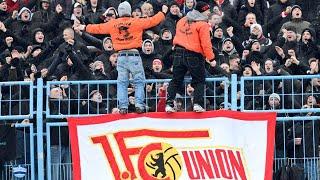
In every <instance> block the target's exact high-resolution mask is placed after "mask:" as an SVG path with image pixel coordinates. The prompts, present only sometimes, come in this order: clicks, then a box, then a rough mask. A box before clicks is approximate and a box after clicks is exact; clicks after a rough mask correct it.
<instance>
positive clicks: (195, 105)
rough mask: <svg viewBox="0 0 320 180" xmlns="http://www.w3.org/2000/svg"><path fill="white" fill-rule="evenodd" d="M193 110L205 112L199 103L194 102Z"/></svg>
mask: <svg viewBox="0 0 320 180" xmlns="http://www.w3.org/2000/svg"><path fill="white" fill-rule="evenodd" d="M193 111H194V112H205V111H206V110H205V109H203V107H201V106H200V105H199V104H194V105H193Z"/></svg>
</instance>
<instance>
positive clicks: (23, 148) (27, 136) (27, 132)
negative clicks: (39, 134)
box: [0, 123, 35, 180]
mask: <svg viewBox="0 0 320 180" xmlns="http://www.w3.org/2000/svg"><path fill="white" fill-rule="evenodd" d="M13 126H14V127H15V128H16V130H15V132H16V138H15V139H14V140H13V141H15V142H16V149H15V150H16V152H15V154H16V157H15V159H12V160H10V161H6V162H4V168H3V170H2V171H1V172H0V179H1V180H13V179H19V180H20V179H21V180H34V179H35V160H34V147H35V146H34V140H33V137H34V132H33V124H31V123H30V124H13ZM11 151H12V150H11Z"/></svg>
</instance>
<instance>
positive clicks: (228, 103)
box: [0, 75, 320, 180]
mask: <svg viewBox="0 0 320 180" xmlns="http://www.w3.org/2000/svg"><path fill="white" fill-rule="evenodd" d="M168 82H169V80H146V106H147V107H148V108H147V111H163V108H160V107H158V105H159V104H160V102H165V92H163V89H165V87H166V86H167V84H168ZM319 82H320V79H319V77H318V76H277V77H275V76H268V77H263V76H261V77H241V78H239V79H238V77H237V76H235V75H232V77H231V78H227V77H221V78H209V79H206V88H205V89H204V91H205V92H204V93H205V97H204V100H205V104H204V107H205V108H206V109H207V110H218V109H232V110H240V111H243V112H252V111H254V112H268V111H276V112H278V115H279V117H278V118H277V132H278V135H279V132H280V133H281V134H280V135H279V137H283V138H282V139H280V141H282V143H281V142H279V144H280V146H276V147H275V163H274V168H275V170H277V169H279V168H280V167H282V166H283V165H284V164H297V163H300V165H301V164H302V166H304V167H307V166H308V167H309V165H310V166H311V165H313V166H312V167H316V171H318V170H319V168H318V164H319V163H318V162H319V154H318V145H319V140H318V139H319V123H318V122H320V121H318V120H319V118H320V116H319V114H318V113H319V112H320V108H319V107H317V106H313V105H311V106H308V108H302V107H303V105H305V103H306V98H307V99H308V97H309V96H310V95H311V96H316V97H318V96H319V95H320V94H319V91H316V90H317V88H315V87H316V85H317V83H319ZM116 83H117V81H50V82H46V84H44V83H43V80H42V79H38V80H37V83H36V85H33V83H32V82H4V83H0V90H1V91H0V92H1V96H0V97H1V101H0V104H1V109H0V112H1V115H0V120H2V121H3V122H8V121H10V122H15V121H14V120H19V122H20V121H22V120H24V119H29V120H30V121H31V123H30V124H17V125H15V126H16V128H23V129H28V133H27V134H25V135H24V139H29V142H26V141H23V142H24V144H25V145H24V146H25V147H26V148H25V149H24V152H25V154H30V161H25V162H24V163H21V165H24V166H25V167H27V168H26V169H27V173H26V176H25V177H24V178H26V179H31V180H33V179H39V180H41V179H48V180H50V179H72V162H71V157H70V143H69V138H68V133H67V132H68V130H67V123H66V119H65V118H67V117H71V116H93V115H97V114H105V113H112V112H114V111H115V109H116V107H117V101H116V91H115V90H116ZM189 83H190V80H189V79H186V80H185V84H184V87H182V88H181V92H179V95H178V96H177V99H179V101H178V100H177V102H176V106H177V107H178V108H180V111H188V110H189V109H188V105H190V102H192V95H190V92H188V91H189V90H190V87H188V84H189ZM318 88H319V87H318ZM131 90H132V89H131ZM97 91H98V92H100V95H101V99H100V101H95V100H94V99H93V98H94V97H93V94H94V93H95V92H97ZM129 91H130V89H129ZM273 93H277V94H278V95H279V96H280V105H279V107H278V108H276V109H272V108H270V107H268V103H269V102H268V101H269V96H270V95H271V94H273ZM98 99H99V98H98ZM130 101H134V99H133V98H131V99H130ZM178 102H179V103H178ZM131 103H132V102H131ZM34 104H36V106H35V107H33V105H34ZM35 115H36V116H35ZM35 123H36V124H35ZM43 124H44V126H43ZM34 125H36V126H34ZM33 128H34V129H35V133H33ZM281 129H282V130H283V131H282V132H281V131H280V130H281ZM57 137H63V138H62V139H61V138H57ZM310 137H311V138H310ZM299 138H300V140H301V139H304V138H310V141H301V142H300V143H301V144H300V146H298V147H297V146H296V145H293V146H287V144H289V143H291V142H292V141H299ZM34 139H36V145H35V144H33V140H34ZM296 139H297V140H296ZM28 143H30V144H28ZM276 144H277V143H276ZM35 148H36V149H35ZM27 149H28V150H29V151H27ZM288 152H290V153H291V154H290V155H287V154H288ZM34 154H36V157H37V162H35V161H34ZM281 154H283V155H281ZM15 165H18V164H17V163H15V164H14V163H12V162H11V164H10V163H9V164H8V163H6V164H5V168H4V170H3V171H2V173H1V175H2V179H5V178H9V179H10V177H11V178H12V177H13V176H14V173H13V167H15ZM35 167H37V171H36V170H35ZM310 172H311V171H310ZM319 174H320V173H316V176H319ZM310 176H311V175H310ZM4 177H5V178H4ZM318 179H320V178H318Z"/></svg>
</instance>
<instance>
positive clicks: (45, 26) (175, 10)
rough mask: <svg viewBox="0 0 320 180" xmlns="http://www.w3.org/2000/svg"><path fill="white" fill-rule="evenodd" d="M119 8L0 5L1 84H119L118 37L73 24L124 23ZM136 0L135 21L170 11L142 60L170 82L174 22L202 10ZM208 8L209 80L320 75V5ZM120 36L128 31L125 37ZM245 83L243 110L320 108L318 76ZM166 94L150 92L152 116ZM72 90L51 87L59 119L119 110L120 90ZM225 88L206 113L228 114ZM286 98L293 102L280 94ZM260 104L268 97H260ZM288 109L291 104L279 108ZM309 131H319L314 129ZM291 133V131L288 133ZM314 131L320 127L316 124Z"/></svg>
mask: <svg viewBox="0 0 320 180" xmlns="http://www.w3.org/2000/svg"><path fill="white" fill-rule="evenodd" d="M204 1H205V0H204ZM120 2H121V1H120V0H110V1H109V0H75V1H72V0H64V1H62V0H61V1H58V0H0V41H1V43H0V81H1V82H7V81H34V82H35V83H36V81H35V80H36V79H37V78H43V79H44V81H45V82H46V81H72V80H117V56H118V53H117V52H116V51H114V49H113V45H112V40H111V38H110V37H109V36H105V35H92V34H89V33H87V32H83V31H80V30H78V29H76V28H75V29H73V26H74V24H75V23H77V24H79V23H80V24H85V25H87V24H99V23H104V22H108V21H110V20H111V19H114V18H117V17H118V13H117V7H118V5H119V3H120ZM129 2H130V4H131V6H132V16H133V17H137V18H148V17H151V16H153V15H154V14H156V13H157V12H158V11H161V7H162V5H163V4H167V5H168V7H169V12H168V13H167V14H166V18H165V20H164V21H163V22H162V23H161V24H160V25H158V26H156V27H154V28H151V29H148V30H146V31H145V32H144V33H143V39H144V41H143V43H142V44H141V49H140V52H139V53H140V56H141V58H142V60H143V65H144V70H145V74H146V78H148V79H170V78H172V68H173V64H172V62H173V57H172V56H173V55H172V52H173V51H174V46H173V44H172V41H173V38H174V37H175V33H176V23H177V21H179V19H181V18H182V17H183V16H185V15H186V14H187V13H188V12H190V11H192V10H193V9H194V8H195V6H196V3H197V2H196V1H195V0H169V1H165V0H148V1H143V0H129ZM207 3H209V4H210V10H211V13H210V15H209V17H208V23H209V25H210V27H211V32H210V33H211V42H212V45H213V51H214V53H215V65H212V64H213V63H211V64H210V65H209V64H207V65H206V77H208V78H210V77H225V76H226V77H229V76H230V75H231V74H237V75H238V77H241V76H285V75H317V74H319V63H320V62H319V59H320V49H319V48H320V46H319V44H320V43H319V42H320V41H319V39H320V2H319V1H311V0H296V1H294V0H269V1H267V0H234V1H232V2H230V1H229V0H214V1H208V2H207ZM120 30H121V31H124V33H125V31H126V30H125V29H119V31H120ZM187 76H188V75H187ZM245 83H247V84H245V91H244V92H240V91H239V93H238V95H239V96H238V98H239V97H240V96H241V95H245V94H246V95H256V96H253V98H252V97H248V98H246V99H245V106H246V107H245V109H283V108H288V109H292V108H294V109H297V108H310V107H318V105H319V103H320V78H313V79H310V81H307V80H306V81H299V80H295V81H293V82H292V81H270V82H268V81H264V82H263V83H262V82H256V83H255V84H253V83H252V82H250V81H248V82H245ZM167 86H168V84H167V83H151V84H146V93H147V96H148V97H152V96H157V97H162V98H159V99H158V100H157V101H156V100H155V99H152V98H151V100H149V106H150V107H149V109H148V111H164V107H165V97H166V88H167ZM74 87H75V88H72V87H71V86H68V85H61V86H53V87H52V89H51V91H50V95H49V97H50V98H51V99H52V100H53V101H51V102H50V108H51V112H52V114H67V113H71V114H97V113H99V114H103V113H116V112H117V111H118V110H117V108H116V106H117V101H116V87H115V85H114V84H113V85H110V86H103V85H101V86H92V85H84V86H81V88H80V89H79V88H78V86H74ZM301 87H302V88H301ZM225 88H228V87H227V86H226V84H225V83H224V82H222V83H211V84H210V83H208V84H207V85H206V95H208V96H210V94H211V95H212V94H214V95H218V96H221V97H222V98H220V99H218V100H214V101H211V102H210V99H209V98H208V99H207V100H206V105H205V107H206V108H207V109H218V108H219V107H221V108H224V107H225V106H224V100H223V97H224V96H223V94H224V89H225ZM21 91H22V90H21V88H20V89H16V91H13V92H11V91H10V96H12V94H19V98H20V99H23V98H24V97H26V96H28V94H29V93H28V91H24V90H23V92H21ZM293 92H294V93H296V94H299V93H300V94H301V93H304V94H308V93H309V94H311V95H307V96H306V97H301V95H300V96H299V97H292V96H289V95H288V94H290V93H293ZM192 93H193V87H192V85H191V84H187V86H186V88H185V90H184V88H183V87H182V88H181V92H180V93H179V95H177V97H178V98H177V100H176V102H175V105H176V108H177V109H178V110H179V109H180V111H184V110H188V107H189V105H190V104H192V98H191V100H190V102H187V103H189V105H184V107H185V108H183V105H182V104H183V103H186V102H183V100H182V98H179V96H184V95H185V96H188V97H192ZM133 94H134V86H133V85H129V87H128V96H129V103H131V104H133V105H134V96H133ZM279 94H286V95H281V96H279ZM259 95H261V97H259ZM8 96H9V90H8V89H5V88H3V89H1V99H9V98H10V99H11V98H12V97H8ZM263 96H265V98H262V97H263ZM107 97H108V98H109V99H108V104H107V105H106V104H104V103H103V100H104V99H106V98H107ZM38 98H39V97H38ZM297 98H298V100H297ZM299 98H300V99H299ZM301 98H302V99H301ZM78 99H84V101H78ZM86 99H87V101H85V100H86ZM54 100H59V101H54ZM64 100H66V101H65V102H64ZM283 101H285V103H281V102H283ZM150 104H151V105H150ZM4 106H6V103H2V104H1V107H2V109H3V110H2V112H1V113H2V115H5V114H8V113H6V112H5V111H4V109H5V108H4ZM20 106H21V104H20ZM22 106H23V105H22ZM22 106H21V107H22ZM190 106H191V105H190ZM226 106H227V107H229V105H226ZM289 106H290V107H289ZM23 107H25V106H23ZM70 107H71V109H70ZM129 108H130V106H129ZM23 110H24V109H23V108H22V110H21V109H20V112H17V114H19V113H20V114H21V111H23ZM26 111H28V110H26ZM129 111H130V109H129ZM10 113H13V112H10ZM13 114H14V113H13ZM307 115H308V116H310V115H311V114H307ZM312 124H313V126H314V122H312ZM284 126H286V127H287V129H285V128H283V127H284ZM304 126H305V125H303V127H304ZM316 126H317V127H318V126H319V125H318V123H317V124H316ZM292 127H294V126H292V125H284V124H283V125H282V126H280V125H279V127H278V126H277V131H278V135H279V137H278V138H277V147H279V148H278V149H277V150H279V152H278V154H279V157H284V156H285V155H283V153H284V152H283V151H281V150H282V149H283V146H284V145H283V143H284V142H292V140H295V138H293V139H292V138H291V139H290V137H291V136H285V138H289V139H283V137H284V136H283V133H288V132H290V131H289V130H290V128H292ZM297 127H300V126H297ZM281 129H285V131H286V132H282V131H281ZM291 132H292V131H291ZM312 132H314V131H312ZM280 136H281V137H280ZM295 136H296V135H295ZM317 137H318V131H317ZM290 140H291V141H290ZM300 143H301V142H300ZM312 144H313V146H314V145H315V144H319V142H318V140H317V142H313V143H312ZM300 147H302V146H300ZM291 149H292V148H291ZM289 150H290V148H289ZM295 151H296V150H295ZM301 151H302V150H301ZM314 153H315V152H314V151H312V155H310V156H314V155H315V154H314ZM281 154H282V155H281ZM302 154H305V153H302ZM317 156H318V155H317Z"/></svg>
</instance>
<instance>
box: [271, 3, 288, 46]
mask: <svg viewBox="0 0 320 180" xmlns="http://www.w3.org/2000/svg"><path fill="white" fill-rule="evenodd" d="M292 4H293V3H292V0H288V1H287V2H286V3H281V1H280V0H278V1H277V3H276V4H274V5H272V6H271V7H270V8H269V12H268V19H267V22H268V23H270V24H274V23H273V22H274V21H277V19H279V16H281V13H282V12H283V11H285V10H286V8H287V7H288V6H291V5H292ZM289 20H290V19H289V15H288V16H287V17H286V18H283V19H282V21H281V22H279V23H277V24H274V26H273V27H272V28H270V29H269V33H270V35H271V40H272V41H275V40H276V38H277V34H278V33H279V31H280V28H281V26H282V25H283V24H284V23H285V22H287V21H289Z"/></svg>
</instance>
